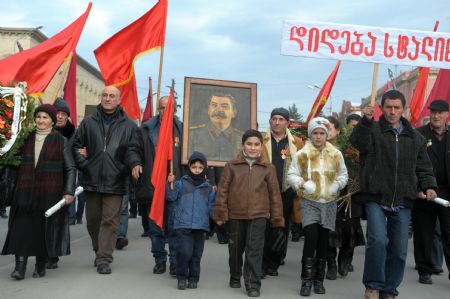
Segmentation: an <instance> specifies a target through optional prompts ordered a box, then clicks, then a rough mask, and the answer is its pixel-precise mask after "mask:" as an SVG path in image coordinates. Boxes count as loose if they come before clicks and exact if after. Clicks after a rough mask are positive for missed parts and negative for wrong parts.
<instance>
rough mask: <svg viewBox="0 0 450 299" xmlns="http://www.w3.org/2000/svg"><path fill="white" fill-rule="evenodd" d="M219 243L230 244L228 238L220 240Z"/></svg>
mask: <svg viewBox="0 0 450 299" xmlns="http://www.w3.org/2000/svg"><path fill="white" fill-rule="evenodd" d="M219 244H228V240H219Z"/></svg>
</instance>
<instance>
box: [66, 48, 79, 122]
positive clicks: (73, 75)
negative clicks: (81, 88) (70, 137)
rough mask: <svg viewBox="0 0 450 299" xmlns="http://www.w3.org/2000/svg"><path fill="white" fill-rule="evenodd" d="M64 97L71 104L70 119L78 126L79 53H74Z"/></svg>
mask: <svg viewBox="0 0 450 299" xmlns="http://www.w3.org/2000/svg"><path fill="white" fill-rule="evenodd" d="M64 99H65V100H66V102H67V104H68V105H69V110H70V115H71V117H70V119H71V120H72V124H73V125H74V126H75V127H76V126H77V53H76V52H74V53H73V57H72V61H71V62H70V68H69V73H68V74H67V79H66V84H65V85H64Z"/></svg>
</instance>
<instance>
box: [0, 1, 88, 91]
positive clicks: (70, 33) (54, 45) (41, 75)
mask: <svg viewBox="0 0 450 299" xmlns="http://www.w3.org/2000/svg"><path fill="white" fill-rule="evenodd" d="M91 7H92V3H89V5H88V7H87V9H86V11H85V12H84V13H83V14H82V15H81V16H80V17H79V18H78V19H76V20H75V21H74V22H73V23H72V24H70V25H69V26H68V27H66V28H65V29H64V30H62V31H61V32H59V33H58V34H56V35H54V36H53V37H51V38H49V39H48V40H46V41H44V42H42V43H40V44H39V45H37V46H35V47H33V48H30V49H28V50H25V51H21V52H19V53H16V54H14V55H11V56H9V57H6V58H5V59H2V60H0V82H1V83H2V84H4V85H7V84H9V83H10V82H12V81H16V82H20V81H26V82H27V85H28V90H27V93H29V94H35V95H36V94H42V93H43V92H44V91H45V89H46V88H47V86H48V84H49V83H50V81H51V80H52V78H53V76H54V75H55V74H56V72H57V71H58V69H59V67H60V66H61V65H62V64H63V62H64V60H65V59H67V58H68V57H69V55H70V53H71V52H74V51H75V48H76V46H77V44H78V40H79V39H80V35H81V32H82V31H83V28H84V24H85V23H86V20H87V18H88V16H89V12H90V10H91Z"/></svg>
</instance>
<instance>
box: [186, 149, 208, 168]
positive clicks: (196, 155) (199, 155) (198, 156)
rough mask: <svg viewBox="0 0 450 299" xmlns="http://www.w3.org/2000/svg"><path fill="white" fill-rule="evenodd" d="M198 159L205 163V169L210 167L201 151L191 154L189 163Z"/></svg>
mask: <svg viewBox="0 0 450 299" xmlns="http://www.w3.org/2000/svg"><path fill="white" fill-rule="evenodd" d="M196 161H200V162H201V163H202V164H203V166H204V167H205V169H206V168H207V167H208V164H207V162H206V157H205V155H203V154H202V153H200V152H193V153H192V154H191V156H190V157H189V162H188V165H191V164H193V163H195V162H196Z"/></svg>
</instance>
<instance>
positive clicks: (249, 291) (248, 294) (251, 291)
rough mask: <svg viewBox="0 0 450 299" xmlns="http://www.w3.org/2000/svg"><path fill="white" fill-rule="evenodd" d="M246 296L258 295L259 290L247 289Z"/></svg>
mask: <svg viewBox="0 0 450 299" xmlns="http://www.w3.org/2000/svg"><path fill="white" fill-rule="evenodd" d="M247 296H249V297H259V290H257V289H249V290H248V291H247Z"/></svg>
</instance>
